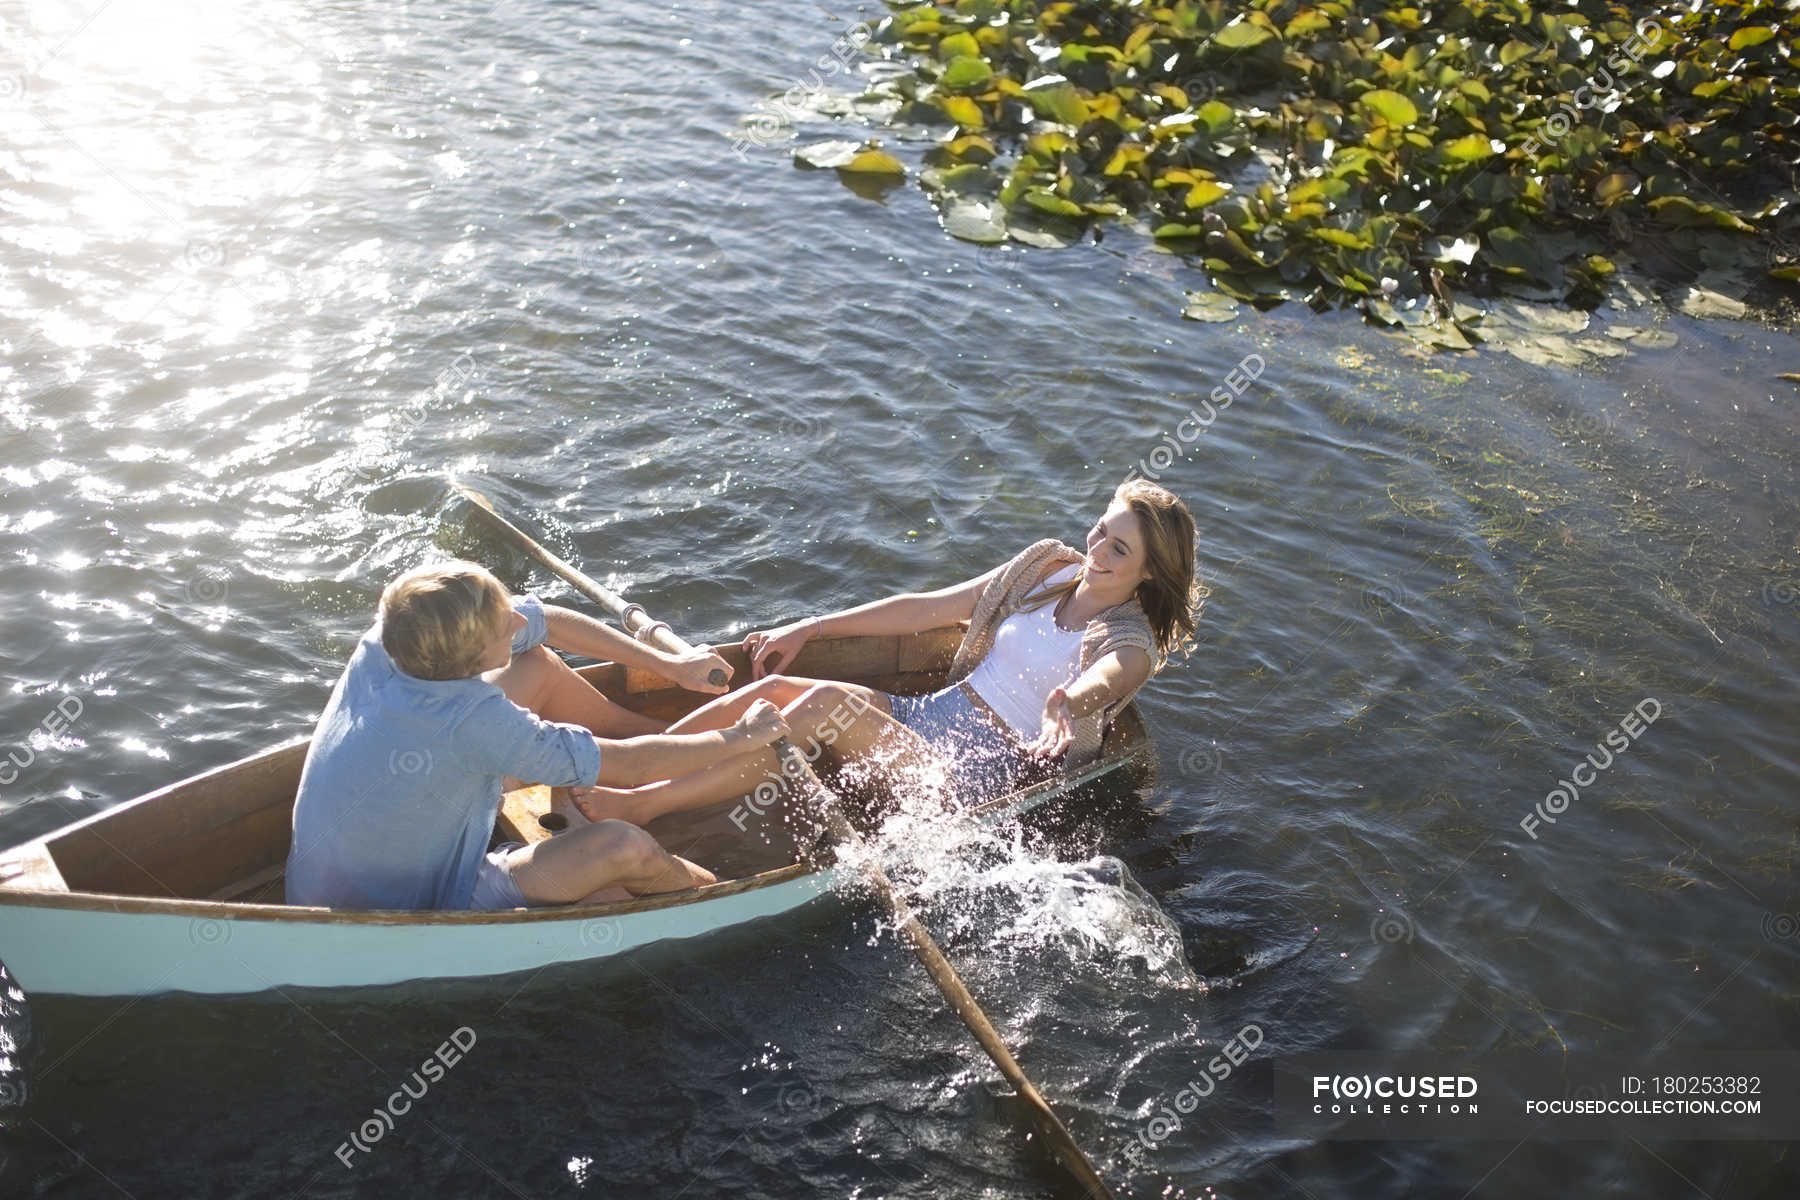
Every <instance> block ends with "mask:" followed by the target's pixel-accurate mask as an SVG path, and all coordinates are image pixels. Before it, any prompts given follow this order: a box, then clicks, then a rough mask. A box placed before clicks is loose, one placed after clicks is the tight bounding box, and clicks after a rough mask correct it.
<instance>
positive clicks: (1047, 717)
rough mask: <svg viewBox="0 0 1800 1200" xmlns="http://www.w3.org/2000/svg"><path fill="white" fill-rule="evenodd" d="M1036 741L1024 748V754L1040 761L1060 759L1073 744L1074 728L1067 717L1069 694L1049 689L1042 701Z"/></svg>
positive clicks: (1058, 689) (1059, 689)
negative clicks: (1041, 718)
mask: <svg viewBox="0 0 1800 1200" xmlns="http://www.w3.org/2000/svg"><path fill="white" fill-rule="evenodd" d="M1040 729H1041V732H1040V733H1039V734H1038V736H1037V740H1035V741H1033V742H1031V743H1029V744H1028V745H1027V746H1026V747H1025V751H1026V753H1028V754H1030V755H1031V756H1032V757H1033V758H1036V759H1040V760H1042V761H1046V762H1047V761H1051V760H1054V759H1057V758H1061V757H1062V756H1063V755H1064V754H1065V753H1067V752H1068V749H1069V747H1070V746H1072V745H1074V744H1075V728H1074V724H1073V721H1072V719H1071V718H1070V716H1069V693H1068V692H1066V691H1064V690H1063V689H1062V688H1051V689H1050V695H1049V696H1048V697H1046V698H1045V700H1044V718H1043V723H1042V725H1041V726H1040Z"/></svg>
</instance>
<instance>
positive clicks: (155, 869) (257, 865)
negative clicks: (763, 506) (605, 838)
mask: <svg viewBox="0 0 1800 1200" xmlns="http://www.w3.org/2000/svg"><path fill="white" fill-rule="evenodd" d="M960 634H961V631H960V630H959V629H954V628H951V629H944V630H932V631H927V632H926V633H924V634H918V635H912V636H911V637H907V638H850V639H836V640H834V641H831V642H827V643H825V644H823V645H820V646H816V647H809V650H811V654H810V656H809V655H807V654H805V653H803V654H802V656H801V659H800V661H799V662H797V663H796V664H795V666H796V671H797V673H805V674H810V675H812V676H814V677H817V678H826V679H843V680H852V681H855V682H861V683H867V684H869V685H871V686H876V687H880V688H882V689H883V690H887V691H894V692H910V691H918V690H922V689H926V688H930V687H933V686H936V684H937V683H939V682H941V680H942V677H943V673H944V670H945V668H946V667H947V665H948V661H949V657H950V654H951V652H952V651H953V650H954V648H955V645H956V644H957V642H958V641H959V640H960ZM721 653H723V654H724V655H725V656H726V658H727V659H728V660H729V661H731V662H732V665H733V667H734V668H736V669H737V670H739V672H740V678H741V677H743V675H744V674H747V671H746V670H745V668H746V667H747V664H746V663H744V662H743V661H742V652H741V650H738V649H736V648H724V649H722V650H721ZM580 673H581V675H582V676H583V678H585V679H586V680H587V681H588V682H589V683H591V684H593V685H594V686H595V687H596V688H597V689H598V690H600V691H601V692H603V693H604V694H606V695H608V696H609V697H611V698H612V699H614V700H616V701H618V702H620V703H622V704H626V705H628V706H630V707H633V708H635V709H636V710H637V711H640V712H646V713H651V714H654V715H657V716H661V717H664V718H669V717H673V716H676V715H679V714H680V713H681V712H684V711H686V710H687V709H689V708H691V707H692V706H693V705H694V704H696V703H698V702H699V699H700V698H697V697H695V696H693V695H692V694H690V693H683V692H680V691H679V690H678V689H675V688H673V687H671V686H670V685H669V684H668V683H667V681H664V680H660V679H658V678H657V677H655V676H654V675H649V674H647V673H639V672H627V671H624V670H622V669H621V668H619V667H617V666H616V665H613V664H600V665H598V666H593V667H587V668H584V669H583V670H582V671H581V672H580ZM1148 748H1149V740H1148V736H1147V734H1146V733H1145V731H1144V729H1143V724H1142V721H1141V719H1140V718H1139V717H1138V714H1137V712H1136V710H1135V708H1132V707H1130V706H1128V707H1127V708H1126V710H1125V711H1124V712H1123V713H1121V714H1119V719H1118V720H1116V721H1115V723H1114V728H1113V730H1112V731H1111V732H1110V733H1109V735H1108V738H1107V744H1106V746H1105V747H1104V749H1103V752H1102V754H1101V757H1100V758H1099V759H1098V760H1096V761H1095V762H1093V763H1091V764H1088V765H1086V766H1084V767H1081V768H1079V769H1076V770H1073V771H1070V772H1067V773H1065V774H1062V775H1059V776H1058V777H1056V778H1054V779H1051V780H1047V781H1045V782H1042V783H1039V784H1036V785H1034V786H1031V787H1027V788H1023V789H1020V790H1018V791H1015V792H1013V793H1011V794H1009V795H1006V796H1002V797H998V798H996V799H994V800H992V801H990V802H988V803H986V804H983V805H981V806H980V807H978V808H976V809H974V810H971V813H970V815H971V816H973V817H975V818H976V819H978V820H981V821H984V822H988V823H993V822H999V821H1005V820H1011V819H1014V818H1016V817H1018V816H1020V815H1022V814H1024V813H1026V812H1028V811H1031V810H1032V809H1034V808H1037V807H1040V806H1042V805H1044V804H1046V803H1049V802H1050V801H1052V800H1055V799H1057V798H1059V797H1061V796H1063V795H1066V794H1068V793H1069V792H1070V791H1071V790H1073V789H1076V788H1079V787H1082V786H1084V785H1087V784H1090V783H1093V782H1094V781H1096V780H1098V779H1100V778H1102V777H1104V776H1107V775H1110V774H1112V773H1113V772H1115V771H1118V770H1120V769H1121V768H1123V767H1127V766H1131V765H1147V764H1148V762H1149V761H1150V759H1151V756H1150V754H1149V753H1148ZM305 751H306V743H305V742H304V741H300V742H293V743H289V744H287V745H284V746H278V747H276V748H274V749H271V750H268V751H265V752H264V753H262V754H258V755H255V756H253V757H251V758H247V759H244V760H241V761H239V762H236V763H230V764H227V765H225V766H222V767H219V768H216V769H214V770H212V771H208V772H205V773H204V774H202V775H198V776H195V777H193V778H191V779H186V780H182V781H180V782H178V783H174V784H171V785H169V786H167V787H164V788H160V789H158V790H156V791H154V792H151V793H148V794H147V795H144V796H140V797H138V798H137V799H135V800H131V801H127V802H126V803H124V804H121V805H119V806H117V807H116V808H112V809H109V810H107V811H105V812H102V813H99V814H96V815H94V816H91V817H88V818H87V819H85V820H82V821H77V822H75V823H73V824H72V825H69V826H66V827H64V828H63V829H60V830H56V831H54V832H52V833H49V834H46V835H44V836H43V837H40V838H37V839H34V840H33V841H31V842H27V843H25V844H24V845H22V846H17V847H13V848H12V849H10V850H7V851H5V852H4V853H0V962H4V963H5V964H6V968H7V970H8V971H9V972H10V973H11V975H12V976H13V978H14V979H15V980H16V981H17V982H18V983H19V985H20V986H22V987H23V988H24V989H25V990H26V991H27V992H28V993H31V994H34V995H42V994H51V995H75V996H141V995H151V994H156V993H160V992H169V991H182V992H196V993H203V994H244V993H255V992H263V991H268V990H270V989H273V988H280V987H321V988H325V987H365V986H380V985H387V984H394V983H400V982H404V981H409V980H426V979H454V978H476V977H488V976H501V975H508V974H512V973H514V972H518V971H527V970H532V969H536V968H541V967H547V966H552V965H555V964H558V963H567V962H577V961H582V960H588V959H599V958H606V957H609V956H611V955H615V954H622V953H626V952H628V951H631V950H634V949H637V948H639V947H641V946H646V945H649V944H651V943H654V942H660V941H666V940H670V939H682V938H693V937H699V936H702V935H704V934H708V933H711V932H714V931H716V930H720V929H724V928H726V927H729V926H734V925H740V924H743V923H745V922H747V921H754V920H758V919H761V918H765V917H773V916H777V915H779V914H782V913H786V912H790V911H792V910H794V909H796V908H799V907H800V906H801V905H804V904H806V903H808V902H810V901H812V900H814V899H817V898H818V897H820V896H822V895H825V894H827V893H829V892H832V891H834V890H837V889H838V888H840V887H841V886H842V884H843V882H844V880H843V878H842V877H841V875H840V874H839V872H838V871H837V870H835V869H834V868H832V867H831V866H830V865H829V864H824V865H819V864H813V863H799V862H791V863H789V864H788V865H786V866H781V867H777V868H776V869H773V870H761V869H753V871H754V873H746V874H745V875H744V877H742V878H737V879H728V880H725V881H723V882H720V883H715V884H709V885H707V886H706V887H702V888H697V889H693V890H691V891H686V892H678V893H670V894H666V895H657V896H646V897H639V898H637V899H634V900H626V901H618V902H612V903H606V904H594V905H582V906H580V907H548V908H533V909H509V910H503V911H497V912H467V911H464V912H399V911H355V910H335V909H323V908H305V907H299V906H291V905H287V904H284V903H281V902H280V900H281V890H280V889H281V887H282V881H281V872H282V867H283V864H284V863H285V861H286V857H287V850H288V841H289V835H290V826H291V814H292V809H293V797H294V790H295V788H296V786H297V784H298V780H299V773H300V769H301V765H302V763H303V761H304V758H305ZM534 791H535V792H542V793H544V794H545V797H547V796H548V794H549V793H550V789H548V788H539V789H524V790H522V791H521V792H516V793H509V794H508V796H507V798H506V801H505V803H504V804H503V808H502V812H501V814H500V818H499V820H500V822H501V826H502V834H503V835H505V834H507V833H511V834H516V835H518V836H522V837H524V838H525V839H527V840H534V839H537V838H542V837H548V836H553V835H552V834H551V833H550V832H547V831H548V830H550V829H554V828H558V827H560V826H557V825H553V824H551V823H550V822H549V821H548V820H546V819H544V818H545V816H546V814H547V813H548V810H547V809H546V808H545V807H543V806H542V805H540V806H539V807H537V808H535V809H534V808H531V807H529V806H527V805H525V803H524V802H523V801H522V800H521V799H520V797H521V796H523V795H525V794H526V793H527V792H534ZM561 812H562V814H563V824H564V825H566V824H567V823H568V821H569V820H570V819H571V818H572V819H581V818H579V817H578V816H576V815H575V814H574V810H573V809H572V808H571V807H569V806H568V805H567V803H566V796H565V797H564V802H563V807H562V809H561ZM549 815H554V814H549ZM540 823H542V824H543V826H544V828H541V829H540V828H538V826H539V824H540Z"/></svg>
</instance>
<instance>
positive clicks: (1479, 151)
mask: <svg viewBox="0 0 1800 1200" xmlns="http://www.w3.org/2000/svg"><path fill="white" fill-rule="evenodd" d="M1438 149H1439V150H1440V151H1441V152H1442V153H1443V155H1444V157H1445V158H1446V159H1448V160H1450V161H1451V162H1455V163H1477V162H1481V161H1482V160H1484V159H1488V158H1492V157H1493V156H1494V153H1495V151H1494V146H1493V143H1492V141H1491V140H1490V139H1488V138H1485V137H1483V136H1481V135H1480V134H1479V133H1471V134H1469V135H1467V136H1465V137H1459V138H1457V139H1456V140H1455V141H1453V142H1445V143H1444V144H1443V145H1442V146H1440V147H1438Z"/></svg>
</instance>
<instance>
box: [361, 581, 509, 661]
mask: <svg viewBox="0 0 1800 1200" xmlns="http://www.w3.org/2000/svg"><path fill="white" fill-rule="evenodd" d="M380 611H381V645H382V648H383V649H384V650H386V651H387V652H388V657H390V658H392V659H393V660H394V665H395V666H397V667H399V668H400V669H401V670H402V671H405V672H406V673H407V674H408V675H411V676H413V677H415V678H417V679H467V678H468V677H470V676H471V675H475V674H477V673H479V671H480V670H481V656H482V653H483V651H484V650H486V648H487V642H488V640H489V639H490V638H492V637H494V636H495V634H496V633H497V632H498V630H499V628H500V623H501V622H502V621H504V620H505V619H506V614H507V613H509V612H511V611H512V596H511V594H510V593H508V592H507V590H506V588H505V587H504V586H502V584H501V583H500V581H499V580H498V579H495V578H494V577H493V576H492V575H491V574H489V573H488V572H487V570H486V569H485V568H483V567H478V566H476V565H475V564H474V563H471V562H462V561H460V560H458V561H452V562H441V563H431V564H430V565H428V566H423V567H414V568H413V569H412V570H410V571H408V572H406V573H405V574H404V575H401V576H400V577H399V578H397V579H395V580H394V581H393V582H392V583H390V584H388V585H387V589H386V590H385V591H383V592H382V593H381V610H380Z"/></svg>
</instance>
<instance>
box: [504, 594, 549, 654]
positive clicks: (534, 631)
mask: <svg viewBox="0 0 1800 1200" xmlns="http://www.w3.org/2000/svg"><path fill="white" fill-rule="evenodd" d="M513 611H514V612H516V613H518V614H520V615H521V616H523V617H524V618H525V628H523V629H521V630H519V632H518V633H515V634H514V635H513V642H512V652H513V653H514V654H523V653H525V652H526V651H527V650H534V649H536V648H537V647H539V646H541V645H543V644H544V640H545V639H546V638H548V637H549V636H550V618H549V617H547V616H545V615H544V602H543V601H542V600H539V599H538V598H537V596H536V595H535V594H533V593H531V592H527V593H525V595H523V596H514V597H513Z"/></svg>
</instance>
